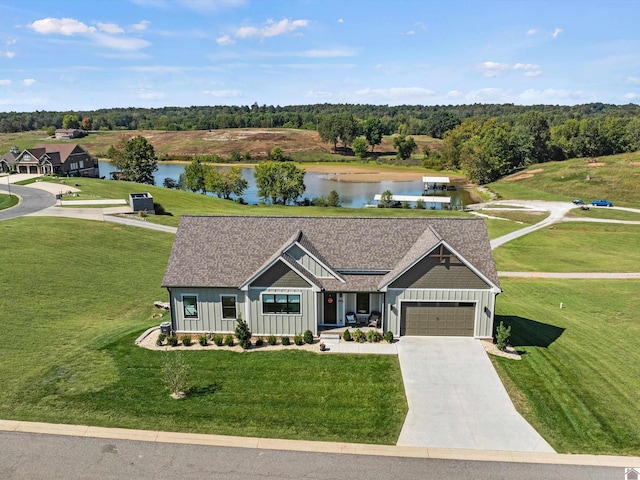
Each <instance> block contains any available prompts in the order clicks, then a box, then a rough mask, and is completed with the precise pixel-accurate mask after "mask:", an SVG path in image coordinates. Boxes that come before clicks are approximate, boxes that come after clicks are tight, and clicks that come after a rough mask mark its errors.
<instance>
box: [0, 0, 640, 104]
mask: <svg viewBox="0 0 640 480" xmlns="http://www.w3.org/2000/svg"><path fill="white" fill-rule="evenodd" d="M0 25H1V28H0V110H1V111H14V110H15V111H33V110H83V109H97V108H111V107H128V106H131V107H162V106H190V105H251V104H253V103H254V102H257V103H258V104H260V105H262V104H267V105H297V104H308V103H325V102H327V103H374V104H389V105H399V104H425V105H437V104H440V105H442V104H447V105H448V104H465V103H467V104H468V103H507V102H508V103H516V104H524V105H531V104H538V103H545V104H563V105H574V104H580V103H588V102H605V103H617V104H624V103H630V102H632V103H638V102H640V28H639V25H640V4H639V3H638V2H637V1H634V0H629V1H615V0H614V1H608V2H595V1H589V0H555V1H551V2H548V1H544V0H537V1H517V0H512V1H507V0H505V1H480V0H478V1H455V0H454V1H437V2H435V1H429V0H422V1H413V0H396V1H381V0H366V1H365V0H339V1H335V0H287V1H283V0H83V1H76V0H66V1H56V0H21V1H16V0H11V1H9V0H0Z"/></svg>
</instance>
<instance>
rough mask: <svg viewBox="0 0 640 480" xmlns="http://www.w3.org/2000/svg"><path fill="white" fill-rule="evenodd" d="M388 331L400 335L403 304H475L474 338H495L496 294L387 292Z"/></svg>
mask: <svg viewBox="0 0 640 480" xmlns="http://www.w3.org/2000/svg"><path fill="white" fill-rule="evenodd" d="M387 302H388V308H387V312H386V314H387V321H386V323H385V326H386V329H387V330H391V331H392V332H393V334H394V335H396V336H397V335H399V334H400V313H401V311H402V303H403V302H473V303H475V304H476V313H475V325H474V334H473V336H474V337H477V338H490V337H492V336H493V312H494V306H495V293H493V292H492V291H491V290H490V289H486V290H437V289H407V290H402V289H393V288H390V289H388V291H387Z"/></svg>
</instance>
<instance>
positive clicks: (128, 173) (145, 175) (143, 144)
mask: <svg viewBox="0 0 640 480" xmlns="http://www.w3.org/2000/svg"><path fill="white" fill-rule="evenodd" d="M112 161H113V163H114V164H115V166H116V167H117V168H118V169H119V170H120V171H122V173H123V175H124V176H125V178H126V179H127V180H129V181H131V182H136V183H147V184H149V185H153V184H154V183H155V179H154V178H153V172H155V171H156V170H158V157H156V153H155V150H154V149H153V145H151V144H150V143H149V142H148V141H147V139H146V138H144V137H143V136H142V135H138V136H137V137H133V138H131V139H129V140H125V139H124V138H121V140H120V142H119V143H118V144H116V145H114V146H113V150H112Z"/></svg>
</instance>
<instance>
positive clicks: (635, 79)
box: [627, 77, 640, 85]
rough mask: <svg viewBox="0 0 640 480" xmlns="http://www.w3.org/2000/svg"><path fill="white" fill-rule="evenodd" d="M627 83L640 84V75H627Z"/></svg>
mask: <svg viewBox="0 0 640 480" xmlns="http://www.w3.org/2000/svg"><path fill="white" fill-rule="evenodd" d="M627 83H628V84H629V85H640V77H627Z"/></svg>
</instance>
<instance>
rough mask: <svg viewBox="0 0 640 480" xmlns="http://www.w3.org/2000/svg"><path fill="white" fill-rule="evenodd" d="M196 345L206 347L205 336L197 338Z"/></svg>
mask: <svg viewBox="0 0 640 480" xmlns="http://www.w3.org/2000/svg"><path fill="white" fill-rule="evenodd" d="M198 343H199V344H200V345H202V346H203V347H206V346H207V345H208V344H209V341H208V340H207V336H206V335H205V334H204V333H203V334H202V335H200V336H199V337H198Z"/></svg>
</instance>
